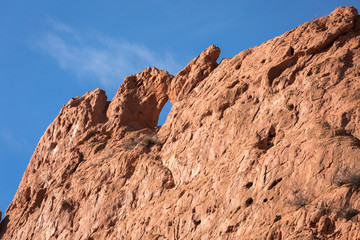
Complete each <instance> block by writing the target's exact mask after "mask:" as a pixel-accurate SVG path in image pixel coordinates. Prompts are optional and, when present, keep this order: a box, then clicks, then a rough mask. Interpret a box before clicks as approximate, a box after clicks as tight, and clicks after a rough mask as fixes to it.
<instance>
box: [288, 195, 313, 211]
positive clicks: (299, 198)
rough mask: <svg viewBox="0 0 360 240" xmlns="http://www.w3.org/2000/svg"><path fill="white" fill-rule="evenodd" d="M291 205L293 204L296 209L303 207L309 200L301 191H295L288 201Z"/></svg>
mask: <svg viewBox="0 0 360 240" xmlns="http://www.w3.org/2000/svg"><path fill="white" fill-rule="evenodd" d="M288 203H289V204H290V205H291V206H294V207H295V208H296V210H298V209H300V208H303V207H305V206H306V205H308V204H309V203H310V200H309V198H308V197H307V196H305V195H304V194H303V193H302V192H297V193H296V194H294V195H293V198H292V199H291V200H289V201H288Z"/></svg>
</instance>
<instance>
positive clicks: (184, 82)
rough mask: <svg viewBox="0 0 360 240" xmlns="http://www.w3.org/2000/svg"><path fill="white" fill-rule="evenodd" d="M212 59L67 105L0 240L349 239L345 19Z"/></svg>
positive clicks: (355, 159) (352, 59) (352, 234)
mask: <svg viewBox="0 0 360 240" xmlns="http://www.w3.org/2000/svg"><path fill="white" fill-rule="evenodd" d="M219 53H220V50H219V48H217V47H215V46H210V47H209V48H208V49H206V50H205V51H204V52H203V53H201V54H200V56H199V57H197V58H196V59H194V60H193V61H191V62H190V63H189V64H188V66H186V67H185V68H184V69H183V70H182V71H180V72H179V74H178V75H177V76H175V77H173V76H171V75H170V74H168V73H167V72H165V71H161V70H157V69H155V68H153V69H151V68H147V69H145V70H144V71H143V72H142V73H139V74H137V75H133V76H130V77H127V78H126V79H125V80H124V83H123V84H122V86H121V87H120V88H119V91H118V93H117V94H116V96H115V97H114V99H113V100H112V101H111V102H108V101H107V99H106V95H105V93H104V92H103V91H102V90H100V89H97V90H94V91H92V92H89V93H87V94H85V95H84V96H83V97H81V98H79V97H77V98H74V99H72V100H70V102H69V103H68V104H67V105H66V106H64V107H63V109H62V110H61V111H60V114H59V116H58V117H57V118H56V119H55V120H54V122H53V123H52V124H51V125H50V126H49V127H48V129H47V130H46V132H45V133H44V135H43V137H42V138H41V140H40V142H39V144H38V146H37V148H36V150H35V152H34V155H33V156H32V158H31V160H30V163H29V166H28V168H27V170H26V172H25V174H24V176H23V179H22V181H21V184H20V186H19V189H18V192H17V194H16V196H15V197H14V200H13V201H12V203H11V205H10V206H9V208H8V209H7V211H6V214H5V218H4V220H3V221H2V223H1V225H0V237H1V239H6V240H7V239H357V238H360V224H359V215H358V213H359V211H360V194H359V191H358V188H359V184H360V183H359V180H358V179H359V178H360V177H359V176H360V175H359V172H360V165H359V163H360V70H359V69H360V18H359V16H358V13H357V11H356V9H354V8H352V7H340V8H337V9H336V10H335V11H334V12H333V13H331V14H330V15H329V16H327V17H323V18H319V19H317V20H314V21H312V22H308V23H304V24H303V25H301V26H299V27H298V28H295V29H294V30H291V31H289V32H287V33H285V34H283V35H281V36H279V37H277V38H275V39H272V40H269V41H267V42H265V43H264V44H262V45H260V46H256V47H254V48H251V49H248V50H246V51H243V52H241V53H239V54H238V55H236V56H235V57H233V58H231V59H224V60H223V61H221V63H220V64H219V65H218V64H217V62H216V61H217V58H218V56H219ZM168 99H170V101H171V102H172V103H173V108H172V109H171V112H170V114H169V116H168V118H167V120H166V122H165V124H164V125H163V126H161V127H159V128H155V126H156V123H157V119H158V116H159V113H160V111H161V108H162V107H163V105H164V104H165V102H166V101H167V100H168ZM144 139H145V140H144Z"/></svg>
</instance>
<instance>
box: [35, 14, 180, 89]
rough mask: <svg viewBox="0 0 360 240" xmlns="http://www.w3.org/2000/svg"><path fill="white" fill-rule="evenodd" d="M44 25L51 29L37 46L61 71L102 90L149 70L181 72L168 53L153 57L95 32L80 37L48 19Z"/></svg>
mask: <svg viewBox="0 0 360 240" xmlns="http://www.w3.org/2000/svg"><path fill="white" fill-rule="evenodd" d="M48 22H49V24H50V25H51V27H52V29H51V31H49V32H47V33H46V34H43V35H42V37H41V38H40V41H39V42H38V44H37V45H38V46H39V47H40V48H41V49H42V50H43V51H44V52H46V53H47V54H48V55H50V56H51V57H52V58H54V59H55V60H56V61H57V62H58V64H59V65H60V67H61V68H62V69H64V70H67V71H70V72H73V73H74V74H75V75H76V76H77V77H78V78H79V79H82V80H84V79H95V80H97V81H99V82H100V84H102V85H103V86H113V85H118V84H119V82H121V81H122V80H123V79H124V77H126V76H128V75H131V74H136V73H138V72H140V71H142V70H144V69H145V68H146V67H149V66H150V67H156V68H159V69H164V70H167V71H168V72H170V73H171V74H176V73H177V72H178V71H179V70H181V68H180V65H179V64H177V63H176V61H175V60H174V58H173V56H172V55H171V54H170V53H166V52H165V53H156V52H153V51H151V50H149V49H148V48H146V47H145V46H142V45H139V44H136V43H131V42H129V41H127V40H126V39H113V38H110V37H106V36H104V35H102V34H101V33H99V32H95V33H94V32H93V33H92V34H90V33H87V34H81V33H80V32H77V31H75V30H74V29H73V28H71V27H69V26H67V25H65V24H63V23H60V22H57V21H55V20H54V19H52V18H49V20H48Z"/></svg>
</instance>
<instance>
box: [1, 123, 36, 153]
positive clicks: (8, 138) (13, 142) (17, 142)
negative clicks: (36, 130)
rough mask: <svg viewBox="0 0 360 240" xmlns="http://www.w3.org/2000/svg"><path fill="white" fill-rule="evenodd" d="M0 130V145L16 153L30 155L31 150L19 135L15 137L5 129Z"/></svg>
mask: <svg viewBox="0 0 360 240" xmlns="http://www.w3.org/2000/svg"><path fill="white" fill-rule="evenodd" d="M0 130H1V131H0V143H1V145H2V146H7V147H8V148H10V149H14V150H17V151H19V150H21V151H22V152H27V153H31V151H32V148H31V147H30V145H29V143H28V142H27V141H26V140H25V139H24V138H21V137H20V135H16V134H14V133H13V132H12V131H11V130H9V129H6V128H1V129H0Z"/></svg>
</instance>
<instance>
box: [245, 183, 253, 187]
mask: <svg viewBox="0 0 360 240" xmlns="http://www.w3.org/2000/svg"><path fill="white" fill-rule="evenodd" d="M252 185H253V183H252V182H248V183H247V184H246V185H245V187H246V188H251V187H252Z"/></svg>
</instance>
